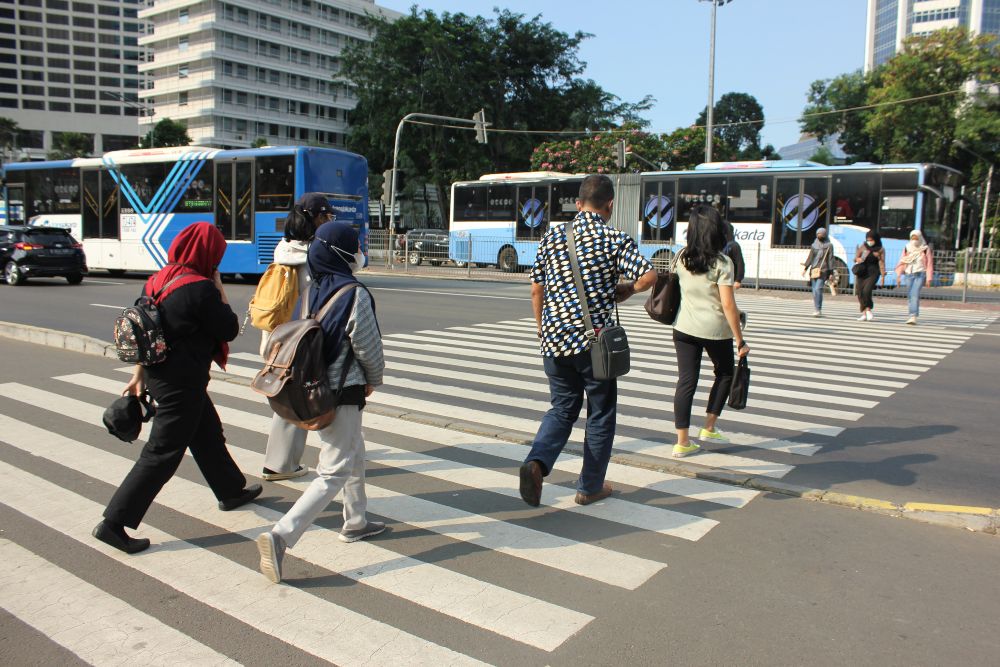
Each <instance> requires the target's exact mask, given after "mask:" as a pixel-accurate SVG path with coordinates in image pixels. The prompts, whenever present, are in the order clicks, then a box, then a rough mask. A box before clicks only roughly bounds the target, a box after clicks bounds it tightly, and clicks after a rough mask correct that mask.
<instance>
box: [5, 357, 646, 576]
mask: <svg viewBox="0 0 1000 667" xmlns="http://www.w3.org/2000/svg"><path fill="white" fill-rule="evenodd" d="M92 377H94V376H86V375H74V376H64V377H63V378H59V379H63V380H66V381H67V382H73V383H74V384H75V383H77V381H79V382H81V383H83V385H82V386H90V387H92V388H94V389H98V390H101V391H109V390H110V388H109V387H106V386H103V385H104V383H103V382H101V380H103V378H96V380H97V381H95V380H93V379H91V378H92ZM117 386H119V387H120V385H117ZM0 390H11V391H13V392H16V393H15V394H14V397H15V398H16V400H21V401H23V402H26V403H30V404H36V403H37V404H38V405H39V406H40V407H45V406H47V405H52V406H53V407H52V408H50V409H53V410H55V409H57V408H55V407H54V405H55V404H53V403H51V402H52V401H53V400H54V399H56V398H59V399H60V400H61V403H60V404H59V408H58V410H59V411H60V413H61V414H63V415H65V416H67V417H71V418H73V419H78V420H80V421H83V422H86V423H89V424H100V423H101V422H100V415H101V413H102V412H103V410H102V409H101V408H100V407H99V406H94V405H90V404H88V403H84V402H83V401H77V400H76V399H71V398H67V397H60V396H59V395H57V394H53V393H52V392H47V391H44V390H41V389H36V388H34V387H29V386H27V385H19V384H15V383H8V384H6V385H0ZM109 393H110V391H109ZM240 412H241V411H234V412H229V413H228V414H229V415H230V416H235V417H236V418H237V419H239V418H240V414H239V413H240ZM220 417H222V412H221V411H220ZM229 423H231V424H232V423H233V422H229ZM268 424H270V420H268ZM233 425H240V426H242V423H241V422H240V421H236V422H235V424H233ZM228 447H229V451H230V453H231V454H232V456H233V459H234V460H235V461H236V462H237V463H238V464H239V465H240V468H241V469H242V470H246V471H253V470H261V469H262V468H263V465H264V457H263V455H262V454H258V453H256V452H251V451H249V450H245V449H242V448H239V447H236V446H233V445H231V444H230V445H228ZM369 458H370V457H369ZM373 460H374V459H373ZM366 490H367V494H368V501H369V502H368V509H369V511H371V512H373V513H375V514H379V515H381V516H385V517H389V518H392V519H394V520H396V521H399V522H400V523H407V524H409V525H411V526H416V527H418V528H425V529H427V530H431V531H433V532H436V533H439V534H442V535H445V536H446V537H451V538H453V539H456V540H461V541H463V542H470V543H473V544H477V545H479V546H482V547H484V548H489V549H493V550H495V551H500V552H502V553H505V554H508V555H511V556H513V557H515V558H520V559H522V560H526V561H529V562H533V563H536V564H539V565H545V566H548V567H552V568H554V569H557V570H563V571H565V572H569V573H571V574H575V575H578V576H583V577H586V578H588V579H594V580H596V581H602V582H604V583H608V584H611V585H613V586H619V587H622V588H635V587H637V586H640V585H641V584H642V583H644V582H645V581H646V580H647V579H649V577H651V576H653V575H654V574H656V572H658V571H659V570H660V569H662V568H663V567H665V564H663V563H658V562H654V561H650V560H647V559H643V558H638V557H634V556H629V555H627V554H618V553H615V552H612V551H610V550H608V549H604V548H602V547H599V546H595V545H590V544H587V543H583V542H576V541H574V540H569V539H564V538H560V537H557V536H553V535H549V534H546V533H542V532H540V531H536V530H532V529H529V528H525V527H522V526H518V525H515V524H509V523H506V522H503V521H500V520H498V519H494V518H492V517H489V516H485V515H479V514H473V513H470V512H465V511H462V510H459V509H457V508H453V507H450V506H448V505H441V504H439V503H433V502H430V501H427V500H423V499H421V498H414V497H410V496H406V495H404V494H401V493H396V492H395V491H391V490H389V489H385V488H381V487H379V486H376V485H375V483H374V480H368V481H367V483H366Z"/></svg>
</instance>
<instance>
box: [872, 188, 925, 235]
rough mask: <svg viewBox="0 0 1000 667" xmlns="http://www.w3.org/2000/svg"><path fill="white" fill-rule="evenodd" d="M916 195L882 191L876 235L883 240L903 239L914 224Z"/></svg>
mask: <svg viewBox="0 0 1000 667" xmlns="http://www.w3.org/2000/svg"><path fill="white" fill-rule="evenodd" d="M916 204H917V195H916V194H915V193H913V192H905V191H897V192H892V191H891V190H883V191H882V210H881V212H880V213H879V216H878V233H879V234H881V235H882V238H884V239H905V238H907V237H908V236H909V234H910V230H911V229H913V227H914V225H915V224H916Z"/></svg>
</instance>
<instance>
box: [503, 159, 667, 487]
mask: <svg viewBox="0 0 1000 667" xmlns="http://www.w3.org/2000/svg"><path fill="white" fill-rule="evenodd" d="M614 196H615V191H614V185H613V184H612V183H611V179H610V178H608V177H607V176H603V175H591V176H587V177H586V178H585V179H583V182H582V183H581V185H580V196H579V198H578V200H577V209H578V210H579V213H578V214H577V216H576V218H575V219H574V220H572V221H571V222H567V223H565V224H564V225H553V226H552V227H551V228H550V229H549V231H548V232H546V233H545V236H543V237H542V240H541V242H540V243H539V245H538V253H537V254H536V256H535V263H534V265H533V266H532V268H531V305H532V308H533V310H534V314H535V322H536V324H537V325H538V338H539V341H540V346H541V354H542V363H543V366H544V368H545V375H546V376H547V377H548V379H549V393H550V397H551V402H552V407H551V408H550V409H549V411H548V412H547V413H546V414H545V416H544V417H543V418H542V423H541V425H540V426H539V428H538V433H537V435H536V436H535V441H534V443H533V444H532V446H531V451H529V452H528V456H527V457H526V458H525V460H524V465H522V466H521V471H520V491H521V498H523V499H524V502H526V503H528V504H529V505H531V506H532V507H537V506H538V505H539V504H540V503H541V495H542V478H543V477H546V476H547V475H548V474H549V473H550V472H552V466H553V465H555V462H556V459H557V458H558V457H559V454H560V453H561V452H562V450H563V447H565V446H566V442H567V441H568V440H569V436H570V431H571V430H572V429H573V424H574V423H575V422H576V420H577V417H579V416H580V409H581V408H582V407H583V398H584V395H585V394H586V397H587V426H586V437H585V439H584V454H583V469H582V470H581V472H580V477H579V479H578V480H577V484H576V488H577V494H576V498H575V499H576V502H577V503H578V504H580V505H588V504H590V503H593V502H597V501H598V500H602V499H604V498H607V497H608V496H609V495H611V493H612V489H611V487H610V486H609V485H607V484H605V483H604V477H605V475H606V473H607V470H608V461H609V460H610V458H611V446H612V442H613V440H614V437H615V424H616V410H617V404H618V384H617V381H616V380H615V379H611V380H598V379H596V378H595V377H594V368H593V365H592V363H591V360H590V346H591V342H590V340H589V339H588V338H587V336H586V334H585V326H584V323H583V309H582V307H581V304H580V299H579V297H580V294H579V292H578V291H577V288H576V282H575V280H574V277H573V269H572V266H571V265H570V261H569V250H568V246H567V242H566V225H573V233H574V237H575V239H576V251H577V256H578V257H579V258H580V271H581V273H582V274H583V275H582V278H583V284H584V287H585V292H586V295H587V296H586V298H587V305H588V307H589V309H590V312H591V313H592V317H593V324H594V327H595V329H600V328H603V327H605V326H610V325H612V324H615V321H614V315H613V313H614V304H615V301H616V300H617V301H624V300H625V299H628V298H629V297H630V296H632V295H633V294H635V293H636V292H642V291H644V290H647V289H649V288H650V287H652V286H653V283H655V282H656V271H654V270H653V265H652V264H650V263H649V260H647V259H646V258H644V257H643V256H642V255H641V254H640V253H639V247H638V245H636V242H635V241H634V240H633V239H632V238H631V237H630V236H629V235H628V234H626V233H625V232H623V231H620V230H618V229H614V228H613V227H611V226H610V225H608V222H607V221H608V220H609V219H610V218H611V209H612V206H613V201H614ZM620 277H625V278H627V279H629V280H631V281H634V282H626V283H621V284H618V279H619V278H620Z"/></svg>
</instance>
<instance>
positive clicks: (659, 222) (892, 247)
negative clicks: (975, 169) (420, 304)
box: [449, 160, 962, 286]
mask: <svg viewBox="0 0 1000 667" xmlns="http://www.w3.org/2000/svg"><path fill="white" fill-rule="evenodd" d="M612 178H613V179H614V180H615V191H616V194H615V207H614V212H613V214H612V220H611V221H610V222H611V224H612V225H613V226H615V227H617V228H619V229H622V230H624V231H626V232H627V233H628V234H630V235H631V236H632V237H633V238H635V239H637V240H638V241H639V246H640V248H641V251H642V253H643V255H644V256H645V257H647V258H648V259H650V260H652V261H653V263H654V265H656V266H657V267H658V268H665V267H666V265H667V264H668V262H669V261H670V259H671V258H672V257H673V255H674V253H676V252H677V251H678V250H679V249H680V248H681V247H683V246H684V243H685V234H686V232H687V219H688V217H689V212H690V209H691V207H692V206H693V205H694V204H699V203H707V204H710V205H712V206H715V207H716V208H718V210H719V212H720V213H721V214H722V216H723V219H725V220H727V221H728V222H730V223H731V224H732V225H733V230H734V233H735V236H736V239H737V241H739V243H740V246H741V248H742V250H743V254H744V258H745V259H746V268H747V279H752V278H760V279H764V280H771V281H787V280H801V273H802V261H803V260H804V259H805V255H806V251H807V248H808V247H809V246H810V245H811V244H812V242H813V240H814V239H815V235H816V230H817V229H818V228H820V227H826V228H827V229H829V231H830V239H831V241H832V242H833V247H834V257H835V260H834V261H835V264H836V265H837V267H838V280H839V281H840V282H841V285H842V286H846V285H848V284H849V283H850V282H851V281H852V280H853V275H852V274H851V272H850V271H849V270H848V267H849V266H850V265H851V264H852V263H853V261H854V254H855V249H856V248H857V247H858V246H859V245H860V244H862V243H863V242H864V238H865V234H866V233H867V232H868V230H870V229H874V230H876V231H877V232H878V233H879V234H880V235H881V236H882V240H883V244H884V246H885V248H886V266H887V268H888V270H889V275H888V276H887V277H886V282H887V284H892V283H893V282H894V280H895V275H894V274H893V273H892V267H893V266H895V264H896V262H897V261H898V259H899V256H900V255H901V254H902V250H903V246H905V245H906V241H907V237H908V235H909V232H910V230H912V229H920V230H922V232H923V233H924V236H925V237H926V238H927V240H928V242H929V243H931V244H932V245H936V246H937V247H938V248H949V247H951V244H953V242H954V234H955V230H953V229H951V226H950V225H949V224H948V222H947V221H948V219H949V212H950V211H951V209H952V207H953V204H954V203H955V202H957V201H958V198H959V189H960V186H961V183H962V174H961V173H960V172H958V171H956V170H954V169H951V168H949V167H945V166H941V165H935V164H892V165H875V164H868V163H859V164H853V165H846V166H838V167H829V166H826V165H821V164H818V163H814V162H808V161H804V160H772V161H753V162H713V163H706V164H702V165H699V166H697V167H696V168H695V169H693V170H691V171H661V172H647V173H642V174H620V175H612ZM582 179H583V176H582V175H580V174H575V175H574V174H563V173H557V172H526V173H513V174H488V175H485V176H483V177H482V178H480V179H479V180H478V181H466V182H459V183H455V184H453V186H452V193H451V194H452V197H451V237H450V248H449V254H450V258H451V259H452V260H454V261H456V262H460V263H464V262H472V263H474V264H477V265H478V264H495V265H496V266H497V267H498V268H500V269H501V270H503V271H518V270H523V269H524V268H525V267H526V266H530V265H531V264H532V262H534V258H535V253H536V252H537V249H538V241H539V239H541V237H542V235H543V234H544V233H545V231H546V230H547V229H548V228H549V226H550V225H552V224H562V223H564V222H566V221H568V220H572V219H573V218H574V216H575V215H576V196H577V193H578V191H579V188H580V181H581V180H582ZM758 265H759V272H758ZM758 273H759V275H758Z"/></svg>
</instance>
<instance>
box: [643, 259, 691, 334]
mask: <svg viewBox="0 0 1000 667" xmlns="http://www.w3.org/2000/svg"><path fill="white" fill-rule="evenodd" d="M681 252H684V251H683V250H681ZM681 252H679V253H677V254H676V255H674V259H673V261H671V262H670V268H669V269H667V270H666V271H657V272H656V283H655V284H654V285H653V289H652V290H650V292H649V296H648V297H646V304H645V307H646V313H647V314H649V316H650V317H651V318H653V319H654V320H656V321H657V322H659V323H661V324H673V323H674V321H675V320H676V319H677V313H679V312H680V309H681V281H680V277H679V276H678V275H677V272H676V271H675V270H674V267H675V266H676V265H677V259H678V258H679V257H680V254H681Z"/></svg>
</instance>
